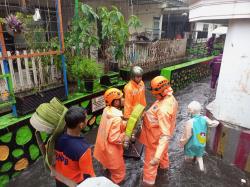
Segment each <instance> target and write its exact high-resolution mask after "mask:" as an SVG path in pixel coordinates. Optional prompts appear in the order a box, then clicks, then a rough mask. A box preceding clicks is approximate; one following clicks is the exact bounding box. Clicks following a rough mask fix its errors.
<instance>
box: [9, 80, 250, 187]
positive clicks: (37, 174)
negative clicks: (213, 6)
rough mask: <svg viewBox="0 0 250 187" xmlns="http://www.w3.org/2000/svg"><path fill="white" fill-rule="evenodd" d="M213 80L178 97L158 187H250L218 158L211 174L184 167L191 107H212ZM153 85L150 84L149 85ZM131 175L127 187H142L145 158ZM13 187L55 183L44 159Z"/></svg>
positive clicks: (211, 159) (210, 160) (130, 164)
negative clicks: (167, 166)
mask: <svg viewBox="0 0 250 187" xmlns="http://www.w3.org/2000/svg"><path fill="white" fill-rule="evenodd" d="M209 83H210V80H209V79H206V80H203V81H200V82H198V83H192V84H191V85H189V86H188V87H187V88H185V89H183V90H181V91H179V92H178V93H176V94H175V96H176V99H177V101H178V102H179V113H178V118H177V126H176V131H175V133H174V137H173V138H172V140H171V142H170V146H169V156H170V169H169V171H167V172H166V173H158V177H157V180H156V185H155V186H156V187H166V186H187V187H188V186H192V187H193V186H225V187H228V186H232V187H234V186H250V176H249V174H246V173H245V172H243V171H241V170H239V169H237V168H236V167H234V166H229V165H227V164H225V163H223V162H222V161H221V160H220V159H219V158H218V157H215V156H213V155H212V154H211V153H209V154H206V156H205V157H204V163H205V167H206V170H207V173H206V174H204V173H201V172H199V171H198V167H197V165H193V164H186V163H184V155H183V149H181V148H179V140H180V137H181V135H182V131H183V123H184V122H185V121H186V120H187V119H188V115H187V110H186V108H187V105H188V104H189V102H191V101H192V100H197V101H199V102H200V103H202V104H203V105H206V104H208V103H209V102H210V101H211V100H212V98H213V95H214V94H213V93H212V92H211V90H210V87H209ZM148 84H149V81H146V85H148ZM153 101H154V98H153V97H152V96H151V95H150V93H149V92H147V102H148V105H151V104H152V102H153ZM96 130H97V129H94V130H93V131H91V132H90V133H89V134H87V136H86V138H87V139H88V140H89V141H90V142H91V143H94V142H95V136H96ZM94 165H95V170H96V174H97V175H100V168H99V166H98V164H97V163H96V161H94ZM126 166H127V175H126V181H125V183H124V184H123V185H122V186H123V187H137V186H140V182H141V179H140V178H141V174H142V168H143V156H142V158H141V159H140V160H135V159H126ZM241 179H245V180H246V181H247V183H246V184H242V183H241ZM8 186H9V187H24V186H25V187H35V186H36V187H53V186H55V183H54V181H53V179H52V178H51V177H50V176H49V173H48V172H45V169H44V166H43V162H42V160H41V159H40V160H39V161H37V162H36V163H35V164H33V165H32V166H31V167H30V168H29V169H28V170H26V171H24V172H22V174H21V175H19V176H18V177H17V178H16V179H14V180H12V181H11V182H10V183H9V185H8Z"/></svg>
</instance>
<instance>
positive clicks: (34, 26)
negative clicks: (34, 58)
mask: <svg viewBox="0 0 250 187" xmlns="http://www.w3.org/2000/svg"><path fill="white" fill-rule="evenodd" d="M16 17H17V18H18V19H20V20H21V21H22V23H23V26H24V32H23V34H24V39H25V41H26V43H27V45H28V47H29V48H30V49H35V50H38V49H40V50H41V49H44V48H46V45H47V44H46V38H45V29H44V28H43V26H42V25H41V24H40V23H39V22H35V21H34V20H33V16H32V15H26V14H23V13H21V12H17V13H16Z"/></svg>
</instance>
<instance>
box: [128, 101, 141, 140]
mask: <svg viewBox="0 0 250 187" xmlns="http://www.w3.org/2000/svg"><path fill="white" fill-rule="evenodd" d="M144 109H145V106H143V105H141V104H137V105H136V106H135V107H134V109H133V111H132V113H131V115H130V117H129V120H128V123H127V127H126V131H125V134H126V135H127V136H128V137H131V135H132V132H133V130H134V128H136V125H137V121H138V119H139V118H140V117H141V115H142V113H143V110H144Z"/></svg>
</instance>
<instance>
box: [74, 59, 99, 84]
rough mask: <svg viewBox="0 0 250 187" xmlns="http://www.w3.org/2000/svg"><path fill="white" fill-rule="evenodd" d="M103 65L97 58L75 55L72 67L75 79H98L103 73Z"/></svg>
mask: <svg viewBox="0 0 250 187" xmlns="http://www.w3.org/2000/svg"><path fill="white" fill-rule="evenodd" d="M102 69H103V66H102V65H101V64H97V63H96V61H95V60H93V59H90V58H86V57H85V58H84V57H79V56H75V57H74V60H73V65H72V67H71V71H72V75H73V77H74V78H75V79H96V78H98V77H100V76H101V75H102V74H103V70H102Z"/></svg>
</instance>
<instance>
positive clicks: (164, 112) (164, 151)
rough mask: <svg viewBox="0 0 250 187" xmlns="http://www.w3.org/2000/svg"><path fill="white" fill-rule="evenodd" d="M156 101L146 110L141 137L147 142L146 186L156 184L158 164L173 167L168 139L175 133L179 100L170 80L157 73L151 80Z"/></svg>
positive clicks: (163, 166)
mask: <svg viewBox="0 0 250 187" xmlns="http://www.w3.org/2000/svg"><path fill="white" fill-rule="evenodd" d="M151 93H152V94H153V95H154V96H155V97H156V99H157V100H156V101H155V102H154V103H153V104H152V106H151V107H150V108H149V109H148V110H147V111H146V112H145V114H144V118H143V126H142V131H141V134H140V137H139V140H140V142H141V143H142V144H144V145H145V163H144V168H143V183H144V185H149V186H151V185H154V184H155V179H156V175H157V170H158V167H160V169H164V170H166V169H168V168H169V158H168V142H169V140H170V138H171V137H172V135H173V132H174V129H175V123H176V114H177V109H178V103H177V101H176V100H175V98H174V96H173V95H172V94H173V90H172V88H171V87H170V85H169V82H168V80H167V79H166V78H165V77H163V76H157V77H155V78H154V79H153V80H152V81H151Z"/></svg>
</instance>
